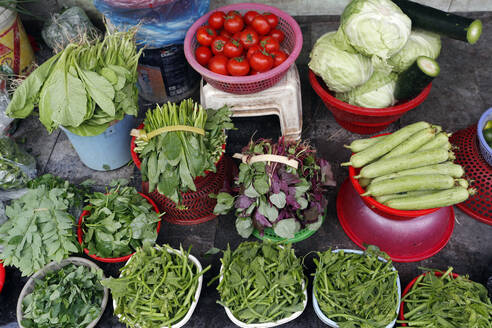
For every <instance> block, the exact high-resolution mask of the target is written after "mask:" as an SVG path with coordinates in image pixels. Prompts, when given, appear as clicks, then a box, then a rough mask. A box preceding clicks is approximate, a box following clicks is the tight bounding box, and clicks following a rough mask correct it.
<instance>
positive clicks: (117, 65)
mask: <svg viewBox="0 0 492 328" xmlns="http://www.w3.org/2000/svg"><path fill="white" fill-rule="evenodd" d="M134 37H135V30H132V31H129V32H116V33H112V34H111V33H109V32H108V34H106V37H105V38H104V39H103V40H98V41H95V42H94V43H91V42H89V41H86V42H81V43H80V44H74V43H71V44H69V45H68V46H67V47H66V48H65V49H64V50H63V51H61V52H59V53H58V54H56V55H54V56H53V57H51V58H50V59H48V60H47V61H46V62H44V63H43V64H42V65H41V66H39V67H38V68H37V69H36V70H35V71H34V72H32V73H31V74H30V75H29V76H28V77H27V78H26V79H25V80H24V82H23V83H22V84H21V85H20V86H19V87H18V88H17V89H16V90H15V93H14V94H13V96H12V101H11V102H10V104H9V106H8V107H7V111H6V113H7V115H9V116H10V117H13V118H26V117H27V116H29V115H30V114H31V113H32V112H33V110H34V107H35V106H38V108H39V120H40V121H41V123H43V125H44V126H45V128H46V129H47V130H48V132H50V133H51V132H53V130H55V129H56V128H58V127H59V126H62V127H64V128H66V129H67V130H69V131H70V132H72V133H74V134H77V135H80V136H95V135H98V134H101V133H102V132H104V131H105V130H106V129H107V128H108V127H109V125H110V123H111V122H113V121H115V120H121V119H123V117H124V116H125V114H127V115H134V116H136V115H137V113H138V104H137V102H138V91H137V86H136V82H137V64H138V58H139V57H140V54H141V51H142V50H140V51H138V52H137V51H136V47H135V40H134Z"/></svg>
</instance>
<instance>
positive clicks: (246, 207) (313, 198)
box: [214, 138, 335, 238]
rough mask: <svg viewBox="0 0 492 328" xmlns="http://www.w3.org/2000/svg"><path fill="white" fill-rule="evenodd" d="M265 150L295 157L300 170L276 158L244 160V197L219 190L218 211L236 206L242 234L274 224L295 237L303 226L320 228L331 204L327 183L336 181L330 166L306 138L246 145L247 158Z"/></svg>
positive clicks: (240, 183)
mask: <svg viewBox="0 0 492 328" xmlns="http://www.w3.org/2000/svg"><path fill="white" fill-rule="evenodd" d="M263 154H271V155H280V156H285V157H287V158H289V159H294V160H295V161H297V162H298V164H299V165H298V168H297V169H295V168H293V167H291V166H288V165H286V164H283V163H277V162H256V163H252V164H247V163H244V162H243V163H241V164H240V166H239V176H238V177H237V179H236V181H235V184H236V186H237V187H238V188H239V195H238V196H236V197H235V196H233V195H231V194H229V193H225V192H221V193H219V194H218V195H217V205H216V207H215V209H214V213H215V214H226V213H227V212H228V211H229V210H230V209H231V208H233V207H235V209H236V216H237V219H236V229H237V231H238V233H239V234H240V235H241V236H242V237H243V238H248V237H249V236H250V235H251V233H252V232H253V230H254V229H255V228H256V229H258V230H259V231H260V233H263V231H264V229H265V228H273V231H274V232H275V233H276V234H277V235H278V236H280V237H282V238H294V236H295V234H296V233H297V232H299V231H300V230H301V229H304V228H306V229H309V230H314V231H315V230H317V229H319V227H320V226H321V224H322V222H323V214H324V210H325V207H326V205H327V201H326V198H325V197H324V194H323V193H324V189H323V187H324V186H327V185H331V186H333V185H335V182H334V181H333V174H332V172H331V166H330V164H329V163H328V162H327V161H325V160H323V159H319V158H317V156H316V151H315V150H314V149H313V148H312V147H311V146H309V145H308V144H307V143H305V142H301V141H298V142H288V141H285V140H284V139H283V138H280V139H279V141H278V143H275V144H274V143H272V141H271V140H265V139H260V140H258V141H256V142H253V141H251V142H250V143H249V145H248V146H246V147H245V149H243V156H245V157H246V158H247V159H248V158H251V157H252V156H255V155H263ZM247 159H246V162H247V161H248V160H247Z"/></svg>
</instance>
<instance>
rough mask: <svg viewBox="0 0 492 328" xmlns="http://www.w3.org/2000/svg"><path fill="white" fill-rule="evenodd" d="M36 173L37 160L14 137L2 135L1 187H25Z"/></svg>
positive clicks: (0, 159) (0, 143) (0, 154)
mask: <svg viewBox="0 0 492 328" xmlns="http://www.w3.org/2000/svg"><path fill="white" fill-rule="evenodd" d="M35 175H36V160H35V159H34V157H32V156H31V155H29V154H28V153H26V152H25V151H24V150H22V149H21V148H20V147H19V146H18V145H17V144H16V143H15V141H14V140H13V139H11V138H9V137H0V189H3V190H11V189H18V188H22V187H24V186H25V185H26V184H27V183H28V181H29V180H31V179H32V178H33V177H34V176H35Z"/></svg>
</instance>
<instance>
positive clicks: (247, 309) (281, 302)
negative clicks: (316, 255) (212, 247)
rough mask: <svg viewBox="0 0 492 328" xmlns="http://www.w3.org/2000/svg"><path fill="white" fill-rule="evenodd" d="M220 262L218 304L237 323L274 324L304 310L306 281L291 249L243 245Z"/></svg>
mask: <svg viewBox="0 0 492 328" xmlns="http://www.w3.org/2000/svg"><path fill="white" fill-rule="evenodd" d="M221 262H222V269H221V273H220V276H221V281H220V283H219V285H218V286H217V290H218V291H219V293H220V301H218V303H219V304H221V305H222V306H224V307H227V308H229V310H230V311H231V312H232V314H233V315H234V317H235V318H236V319H238V320H240V321H242V322H244V323H248V324H252V323H265V322H275V321H278V320H280V319H283V318H287V317H289V316H291V315H292V314H293V313H295V312H298V311H303V310H304V301H305V299H306V295H305V294H304V292H305V290H306V287H307V286H306V282H305V281H306V279H305V277H304V273H303V272H302V265H301V261H300V260H299V259H298V258H296V256H295V254H294V250H293V249H292V248H291V245H286V246H285V247H282V246H279V245H275V244H271V243H257V242H243V243H241V244H240V245H239V246H238V248H236V250H234V252H231V249H230V248H229V246H228V247H227V250H226V251H225V252H224V256H223V257H222V259H221Z"/></svg>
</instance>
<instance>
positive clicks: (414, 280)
mask: <svg viewBox="0 0 492 328" xmlns="http://www.w3.org/2000/svg"><path fill="white" fill-rule="evenodd" d="M427 273H428V272H426V273H423V274H421V275H419V276H417V277H415V278H414V279H413V280H412V281H410V283H409V284H408V285H407V286H406V287H405V289H404V290H403V294H402V295H401V299H402V301H401V303H400V314H399V319H400V320H405V313H404V311H405V302H404V301H403V297H404V296H405V295H406V294H408V292H410V290H411V289H412V287H413V285H414V284H415V282H416V281H417V279H418V278H419V277H420V276H424V275H426V274H427ZM434 274H435V275H436V276H437V277H441V276H442V275H443V272H440V271H436V272H434ZM452 275H453V278H454V279H456V278H457V277H458V274H456V273H452ZM401 325H402V326H403V327H408V326H407V324H406V323H402V324H401Z"/></svg>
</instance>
